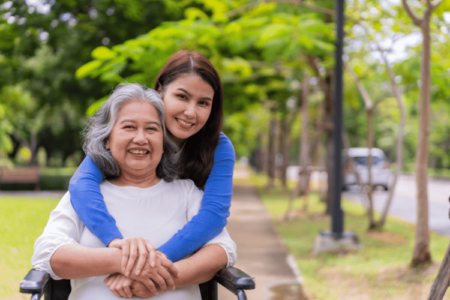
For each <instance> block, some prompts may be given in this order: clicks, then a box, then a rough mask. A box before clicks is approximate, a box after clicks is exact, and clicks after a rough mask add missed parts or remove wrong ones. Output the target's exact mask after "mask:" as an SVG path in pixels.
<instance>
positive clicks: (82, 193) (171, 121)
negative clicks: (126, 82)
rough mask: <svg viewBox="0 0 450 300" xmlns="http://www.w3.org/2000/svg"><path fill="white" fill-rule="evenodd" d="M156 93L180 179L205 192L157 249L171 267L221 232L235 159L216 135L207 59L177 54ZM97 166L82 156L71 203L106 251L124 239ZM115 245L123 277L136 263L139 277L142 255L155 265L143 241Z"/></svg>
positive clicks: (218, 96) (214, 82)
mask: <svg viewBox="0 0 450 300" xmlns="http://www.w3.org/2000/svg"><path fill="white" fill-rule="evenodd" d="M155 90H157V91H158V92H159V93H160V94H161V97H162V98H163V101H164V105H165V109H166V110H165V119H166V121H165V123H166V127H167V130H168V132H169V135H170V136H171V138H172V139H173V140H174V141H175V142H176V143H177V145H178V146H179V148H180V152H179V154H178V157H179V174H180V175H179V177H180V178H181V179H191V180H193V181H194V183H195V185H196V186H197V187H198V188H200V189H203V190H204V195H203V199H202V206H201V209H200V211H199V213H198V214H197V215H196V216H194V217H193V218H192V220H191V221H189V222H188V223H187V224H186V225H185V226H184V227H183V228H182V229H181V230H179V231H178V232H177V233H176V234H175V235H174V236H173V237H172V238H171V239H170V240H168V241H167V242H166V243H164V244H163V245H162V246H160V247H159V248H158V250H159V251H161V252H162V253H164V254H165V255H166V256H167V257H168V258H169V259H170V260H171V261H178V260H180V259H181V258H183V257H185V256H187V255H189V254H191V253H193V252H194V251H196V250H197V249H199V248H200V247H201V246H202V245H204V244H205V243H206V242H207V241H209V240H211V239H212V238H213V237H215V236H217V235H218V234H219V233H220V232H222V230H223V228H224V227H225V225H226V223H227V221H226V219H227V217H228V216H229V208H230V205H231V196H232V177H233V169H234V163H235V154H234V149H233V146H232V144H231V142H230V140H229V139H228V138H227V137H226V136H225V135H224V134H223V133H221V129H222V120H223V88H222V84H221V81H220V78H219V75H218V73H217V71H216V70H215V69H214V67H213V66H212V64H211V62H210V61H209V60H208V59H207V58H206V57H204V56H203V55H202V54H200V53H197V52H192V51H186V50H181V51H178V52H176V53H175V54H174V55H173V56H172V57H171V58H170V59H169V61H168V62H167V63H166V64H165V66H164V67H163V68H162V70H161V72H160V74H159V75H158V77H157V80H156V83H155ZM96 163H100V162H99V161H95V160H93V159H92V158H91V157H90V156H87V157H86V159H85V160H84V161H83V163H82V164H81V165H80V167H79V168H78V170H77V171H76V173H75V175H74V176H73V177H72V179H71V181H70V185H69V191H70V196H71V197H70V200H71V203H72V206H73V207H74V209H75V211H76V212H77V214H78V215H79V216H80V218H81V220H82V221H83V223H84V224H85V225H86V227H87V228H88V229H89V230H90V231H91V232H92V233H93V234H94V235H96V236H97V237H98V238H99V239H100V240H101V241H102V242H103V243H104V245H105V246H108V245H109V246H117V244H116V245H115V244H114V243H115V242H116V241H117V239H122V238H123V236H122V234H121V233H120V231H119V229H118V228H117V226H116V223H115V220H114V218H113V217H112V216H111V215H110V214H109V213H108V211H107V209H106V206H105V202H104V199H103V196H102V194H101V192H100V183H101V182H102V180H103V174H102V172H101V171H100V170H99V168H98V167H97V165H96ZM112 241H114V242H113V243H111V242H112ZM120 243H121V242H119V247H121V248H122V250H123V251H122V253H123V261H122V268H123V269H124V273H125V274H127V275H128V274H129V272H130V271H131V269H132V268H133V265H134V263H135V261H136V260H138V264H137V265H138V267H137V272H139V271H140V269H142V267H143V265H144V263H145V262H146V261H147V258H146V257H147V255H148V256H149V262H150V263H151V264H152V265H153V264H154V259H155V252H154V251H153V250H154V248H153V249H152V246H151V245H149V243H147V242H146V241H143V240H142V239H131V240H128V241H127V242H126V243H125V242H124V243H122V244H120ZM137 256H138V258H136V257H137Z"/></svg>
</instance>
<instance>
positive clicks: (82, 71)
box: [75, 60, 102, 79]
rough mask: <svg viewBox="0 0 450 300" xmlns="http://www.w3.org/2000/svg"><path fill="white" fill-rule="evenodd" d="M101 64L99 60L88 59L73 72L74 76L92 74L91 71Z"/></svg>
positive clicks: (82, 76) (78, 77) (83, 76)
mask: <svg viewBox="0 0 450 300" xmlns="http://www.w3.org/2000/svg"><path fill="white" fill-rule="evenodd" d="M101 65H102V62H101V61H99V60H93V61H90V62H88V63H86V64H84V65H82V66H81V67H79V68H78V70H76V72H75V77H76V78H77V79H83V78H85V77H87V76H89V75H91V74H92V71H94V70H97V69H98V68H99V67H100V66H101Z"/></svg>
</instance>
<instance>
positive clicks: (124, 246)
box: [122, 241, 130, 276]
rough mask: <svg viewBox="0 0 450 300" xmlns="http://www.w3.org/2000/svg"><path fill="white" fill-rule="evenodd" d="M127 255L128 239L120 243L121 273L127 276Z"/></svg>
mask: <svg viewBox="0 0 450 300" xmlns="http://www.w3.org/2000/svg"><path fill="white" fill-rule="evenodd" d="M129 255H130V244H129V242H128V241H124V242H123V243H122V274H124V275H125V276H128V275H127V274H126V269H127V264H128V256H129Z"/></svg>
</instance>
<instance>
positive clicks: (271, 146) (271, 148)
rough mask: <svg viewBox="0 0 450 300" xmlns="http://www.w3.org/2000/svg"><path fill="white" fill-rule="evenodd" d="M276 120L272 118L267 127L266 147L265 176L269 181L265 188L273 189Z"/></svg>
mask: <svg viewBox="0 0 450 300" xmlns="http://www.w3.org/2000/svg"><path fill="white" fill-rule="evenodd" d="M276 136H277V120H276V117H275V116H273V117H272V120H271V121H270V125H269V142H268V145H267V156H268V157H267V174H268V175H269V180H268V182H267V185H266V188H268V189H269V188H273V187H274V185H275V169H276V167H275V155H276Z"/></svg>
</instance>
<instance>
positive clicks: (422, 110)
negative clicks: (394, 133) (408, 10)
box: [411, 18, 431, 266]
mask: <svg viewBox="0 0 450 300" xmlns="http://www.w3.org/2000/svg"><path fill="white" fill-rule="evenodd" d="M421 30H422V36H423V42H422V60H421V65H420V74H421V76H420V80H421V84H420V100H419V139H418V144H417V152H416V186H417V223H416V242H415V245H414V252H413V258H412V262H411V264H412V265H413V266H415V265H420V264H425V263H431V254H430V229H429V224H428V170H427V169H428V142H429V134H430V85H431V74H430V69H431V45H430V43H431V39H430V20H429V19H428V18H426V19H424V22H422V26H421Z"/></svg>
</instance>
